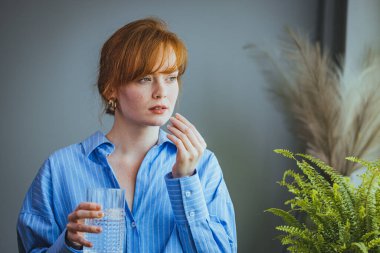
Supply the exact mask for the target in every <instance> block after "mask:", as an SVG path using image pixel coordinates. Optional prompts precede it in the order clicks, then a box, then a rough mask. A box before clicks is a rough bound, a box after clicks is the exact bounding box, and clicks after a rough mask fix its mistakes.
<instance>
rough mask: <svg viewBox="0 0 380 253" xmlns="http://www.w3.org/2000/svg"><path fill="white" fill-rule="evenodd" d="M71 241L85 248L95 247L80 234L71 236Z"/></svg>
mask: <svg viewBox="0 0 380 253" xmlns="http://www.w3.org/2000/svg"><path fill="white" fill-rule="evenodd" d="M69 240H70V241H71V242H74V243H79V244H80V245H83V246H85V247H89V248H90V247H92V246H93V245H92V243H91V242H89V241H87V240H85V239H84V238H83V236H81V235H80V234H71V236H70V238H69Z"/></svg>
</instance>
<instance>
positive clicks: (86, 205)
mask: <svg viewBox="0 0 380 253" xmlns="http://www.w3.org/2000/svg"><path fill="white" fill-rule="evenodd" d="M81 209H82V210H100V209H101V206H100V205H99V204H97V203H94V202H81V203H80V204H79V205H78V206H77V208H76V209H75V211H76V210H81Z"/></svg>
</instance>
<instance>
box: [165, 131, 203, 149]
mask: <svg viewBox="0 0 380 253" xmlns="http://www.w3.org/2000/svg"><path fill="white" fill-rule="evenodd" d="M168 130H169V131H170V132H172V133H173V135H175V136H176V137H177V138H178V139H180V140H181V141H182V143H183V145H184V147H185V148H186V150H187V151H188V152H191V153H193V152H195V151H196V150H195V148H194V146H195V145H194V143H193V140H191V141H190V139H192V138H191V137H190V136H188V135H186V134H184V133H182V132H181V131H179V130H178V129H177V128H175V127H173V126H170V125H168Z"/></svg>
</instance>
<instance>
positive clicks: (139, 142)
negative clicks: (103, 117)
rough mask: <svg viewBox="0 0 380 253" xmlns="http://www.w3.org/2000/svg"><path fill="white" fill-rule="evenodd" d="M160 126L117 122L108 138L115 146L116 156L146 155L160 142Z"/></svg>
mask: <svg viewBox="0 0 380 253" xmlns="http://www.w3.org/2000/svg"><path fill="white" fill-rule="evenodd" d="M159 130H160V127H159V126H136V125H133V124H126V123H121V121H119V120H116V118H115V121H114V124H113V126H112V129H111V130H110V131H109V132H108V133H107V135H106V137H107V138H108V139H109V140H110V141H111V142H112V143H113V144H114V146H115V150H114V154H115V155H118V156H119V155H121V156H126V155H135V154H145V153H146V152H148V150H149V149H150V148H151V147H152V146H154V145H155V144H156V143H157V141H158V134H159Z"/></svg>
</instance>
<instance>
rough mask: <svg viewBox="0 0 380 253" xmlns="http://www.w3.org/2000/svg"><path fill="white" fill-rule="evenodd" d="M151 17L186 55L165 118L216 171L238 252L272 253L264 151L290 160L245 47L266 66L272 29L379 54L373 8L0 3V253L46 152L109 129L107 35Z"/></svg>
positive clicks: (218, 0) (308, 1) (349, 57)
mask: <svg viewBox="0 0 380 253" xmlns="http://www.w3.org/2000/svg"><path fill="white" fill-rule="evenodd" d="M147 16H157V17H160V18H162V19H164V20H165V21H166V22H167V23H168V24H169V28H170V29H171V30H172V31H174V32H175V33H177V34H178V35H179V37H180V38H182V39H183V41H184V42H185V44H186V45H187V48H188V51H189V64H188V69H187V72H186V74H185V76H184V79H183V92H182V94H181V96H180V98H179V105H178V107H177V111H179V112H181V113H183V114H184V115H185V116H187V117H188V118H189V119H190V120H191V121H192V122H193V123H194V124H195V125H196V126H197V128H198V129H199V131H200V132H201V133H202V134H203V136H204V137H205V139H206V141H207V142H208V147H209V148H210V149H211V150H212V151H214V152H215V153H216V155H217V157H218V159H219V162H220V164H221V166H222V169H223V172H224V177H225V180H226V182H227V185H228V187H229V191H230V194H231V197H232V200H233V202H234V206H235V212H236V221H237V232H238V251H239V252H258V253H259V252H281V251H282V247H281V245H280V243H279V242H278V241H277V240H275V239H274V237H275V236H276V235H277V232H276V231H275V230H274V227H275V226H276V225H278V224H280V220H279V219H278V218H276V217H274V216H273V215H271V214H268V213H264V210H265V209H267V208H269V207H281V206H282V204H283V202H284V201H285V200H286V199H287V197H288V196H287V195H286V193H285V189H283V188H281V187H280V186H279V185H278V184H276V182H277V181H278V180H280V179H281V176H282V173H283V172H284V170H285V169H286V168H288V167H290V166H292V165H291V164H288V161H287V160H285V159H282V158H281V157H280V156H278V155H275V154H274V153H273V152H272V150H273V149H275V148H289V149H292V150H295V151H302V150H299V147H298V145H297V143H296V140H295V138H294V137H293V136H292V135H291V134H290V133H289V131H288V130H287V126H286V124H285V121H284V117H283V116H282V114H281V113H280V112H278V111H277V110H276V109H275V107H274V106H273V101H271V99H270V96H268V94H267V92H266V83H265V78H264V77H263V74H262V71H261V69H260V66H259V64H257V62H255V61H254V60H253V59H252V57H251V56H250V53H249V52H248V51H247V50H246V49H244V47H245V46H246V45H248V44H252V43H253V44H255V45H256V46H258V47H260V48H263V49H265V50H268V51H269V52H271V53H273V54H276V52H278V51H279V50H280V49H281V43H280V42H281V38H282V37H283V36H284V27H285V26H289V27H291V28H294V29H297V30H299V31H302V32H303V33H306V34H308V35H309V38H310V39H311V40H312V41H320V43H321V44H322V45H323V46H325V47H328V48H329V49H330V51H331V52H332V53H334V54H339V55H345V58H346V61H345V64H346V65H347V66H348V67H350V66H353V65H355V64H356V61H357V58H358V56H359V55H360V54H361V52H362V50H363V48H364V47H365V46H370V45H373V44H378V45H379V42H380V38H379V36H380V28H379V26H378V24H380V1H377V0H363V1H355V0H340V1H339V0H330V1H329V0H215V1H211V0H209V1H201V0H194V1H183V0H161V1H153V0H150V1H148V0H144V1H138V0H134V1H125V0H124V1H121V0H110V1H104V0H65V1H50V0H33V1H18V0H13V1H10V0H9V1H6V0H2V1H1V3H0V36H1V40H0V64H1V65H0V66H1V68H0V78H1V84H0V85H1V90H0V112H1V131H0V136H1V142H2V146H1V152H0V170H1V172H0V173H1V174H0V197H1V206H2V208H1V209H0V215H1V218H2V225H1V229H0V249H1V250H0V251H1V252H17V242H16V220H17V215H18V212H19V209H20V207H21V204H22V201H23V198H24V195H25V193H26V191H27V189H28V187H29V185H30V184H31V182H32V180H33V178H34V176H35V175H36V173H37V171H38V169H39V167H40V166H41V164H42V162H43V161H44V160H45V159H46V158H47V157H48V155H49V154H50V153H52V152H53V151H54V150H56V149H59V148H61V147H63V146H66V145H69V144H72V143H76V142H80V141H82V140H83V139H85V138H87V137H88V136H89V135H91V134H92V133H93V132H94V131H96V130H99V129H100V130H102V131H104V132H107V131H108V130H109V129H110V127H111V123H112V118H110V117H109V116H101V106H100V98H99V95H98V93H97V89H96V86H95V83H96V80H97V68H98V66H97V65H98V59H99V51H100V48H101V46H102V44H103V43H104V42H105V40H106V39H107V38H108V37H109V36H110V35H111V34H112V33H113V32H114V31H115V30H117V29H118V28H119V27H121V26H123V25H124V24H126V23H128V22H130V21H133V20H135V19H139V18H144V17H147Z"/></svg>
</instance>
